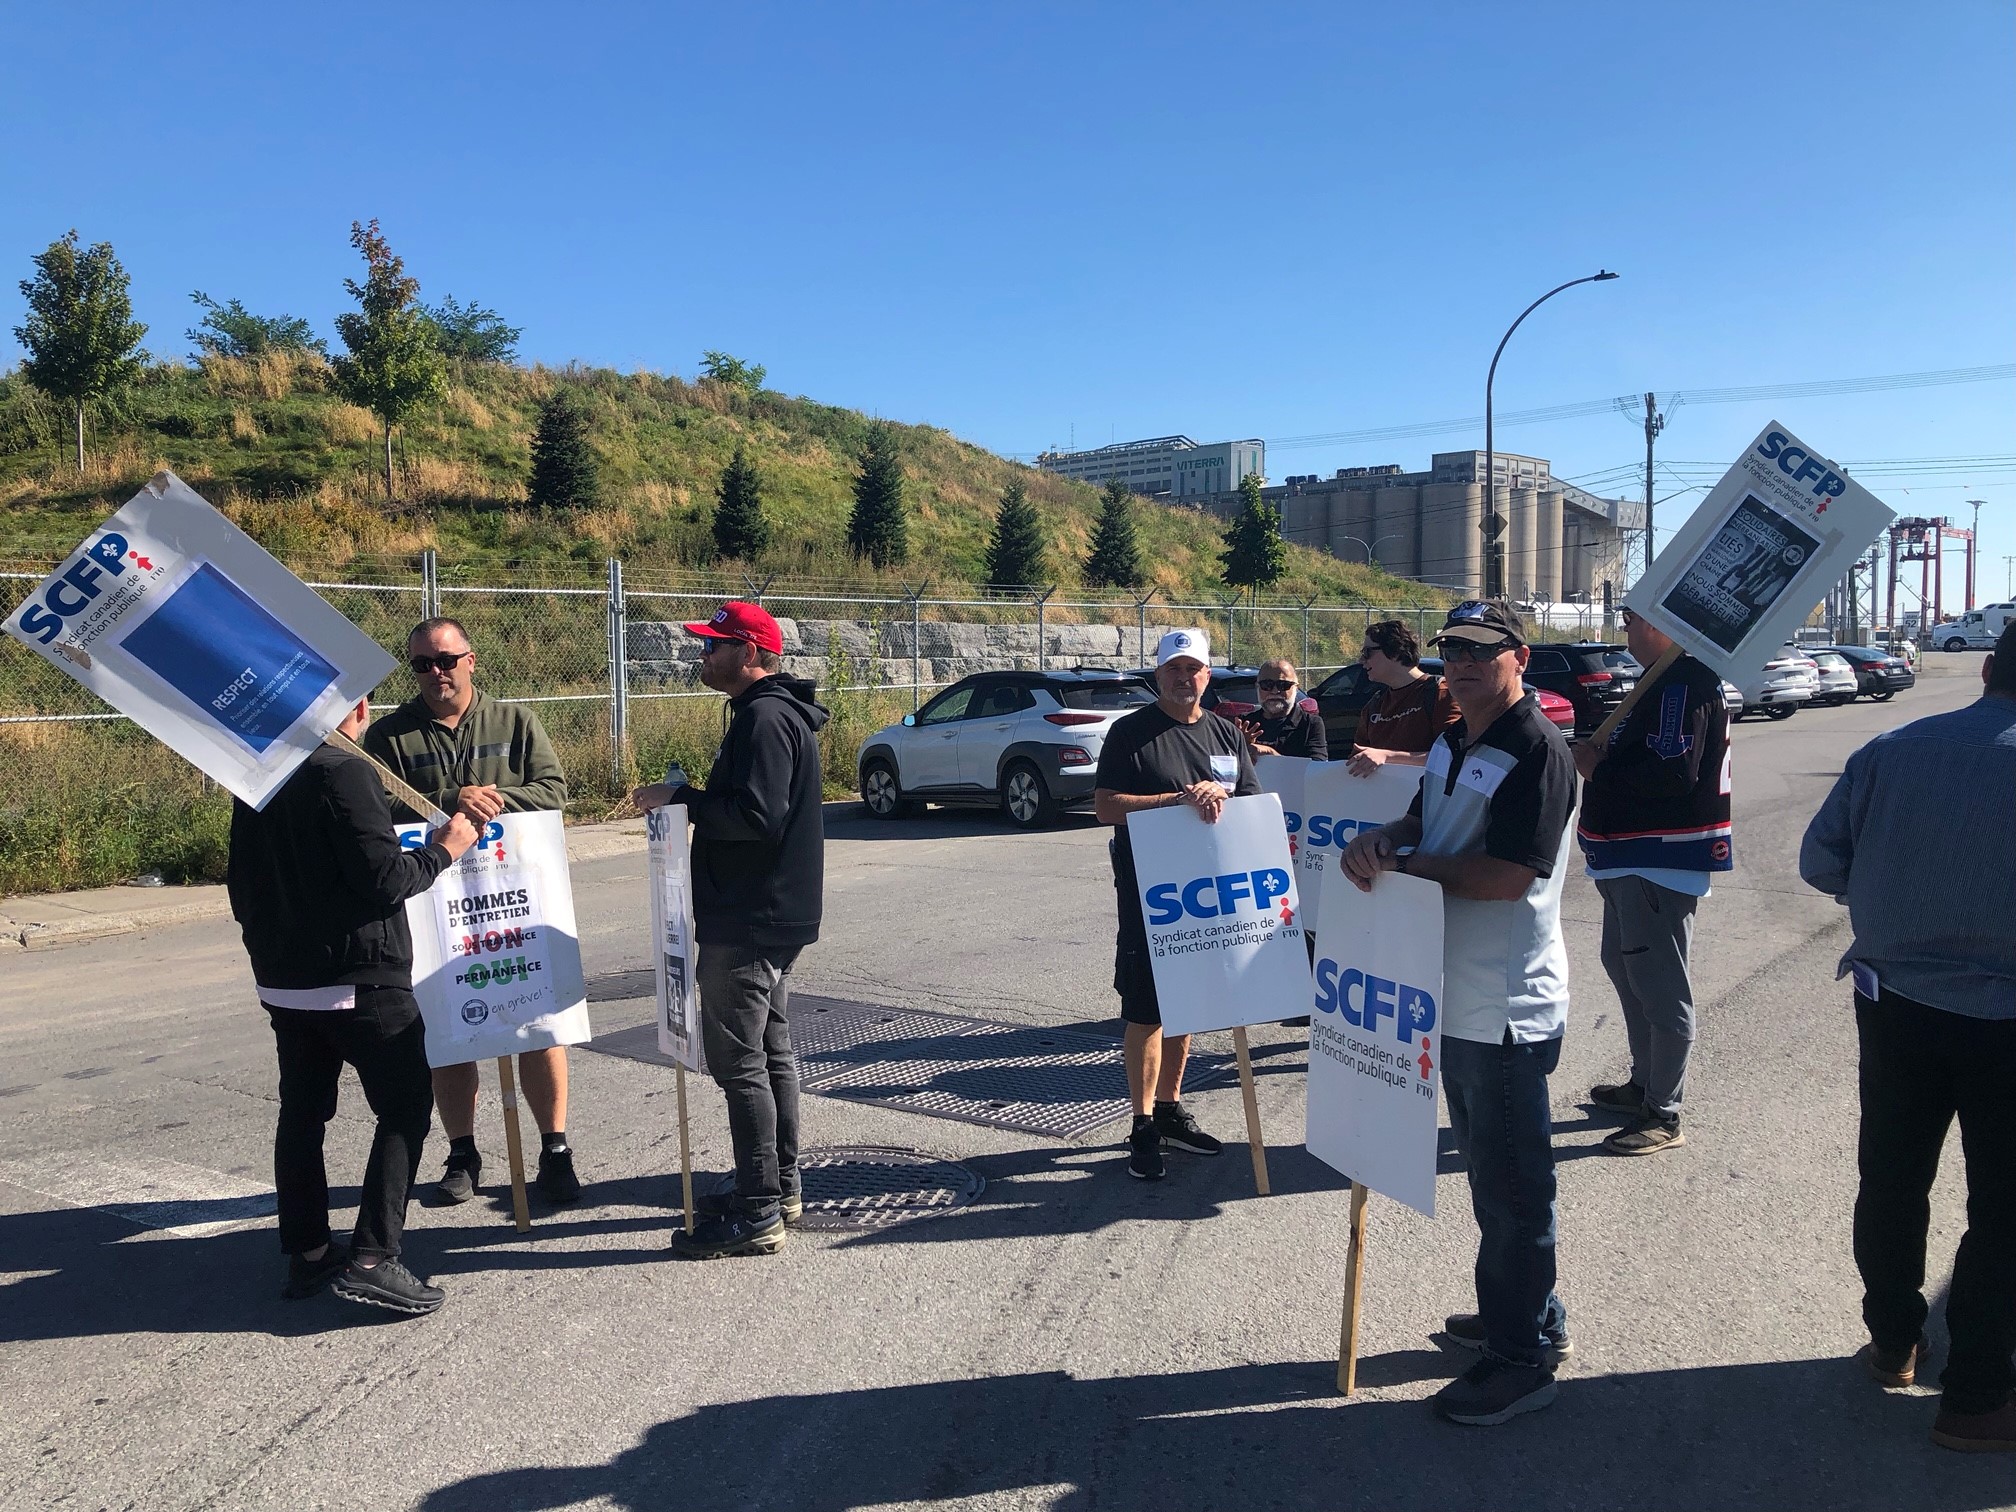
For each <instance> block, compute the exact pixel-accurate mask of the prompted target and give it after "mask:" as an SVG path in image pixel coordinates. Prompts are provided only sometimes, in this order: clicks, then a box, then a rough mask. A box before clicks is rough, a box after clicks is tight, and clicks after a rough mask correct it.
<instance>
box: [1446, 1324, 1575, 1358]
mask: <svg viewBox="0 0 2016 1512" xmlns="http://www.w3.org/2000/svg"><path fill="white" fill-rule="evenodd" d="M1442 1336H1443V1337H1444V1338H1446V1339H1447V1340H1448V1341H1449V1342H1450V1343H1451V1344H1454V1345H1455V1346H1456V1347H1457V1348H1458V1349H1482V1348H1483V1347H1484V1320H1483V1319H1482V1318H1480V1317H1478V1316H1477V1314H1476V1313H1451V1314H1450V1315H1449V1316H1448V1317H1447V1318H1444V1319H1443V1320H1442ZM1573 1353H1575V1341H1574V1340H1573V1339H1570V1338H1569V1337H1568V1335H1567V1334H1565V1333H1564V1334H1562V1335H1561V1336H1560V1337H1559V1338H1555V1339H1550V1340H1549V1341H1548V1347H1547V1363H1548V1364H1549V1365H1550V1366H1553V1365H1559V1364H1560V1363H1561V1362H1562V1361H1563V1360H1565V1359H1567V1358H1568V1356H1570V1355H1572V1354H1573Z"/></svg>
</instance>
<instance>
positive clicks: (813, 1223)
mask: <svg viewBox="0 0 2016 1512" xmlns="http://www.w3.org/2000/svg"><path fill="white" fill-rule="evenodd" d="M798 1175H799V1178H800V1179H801V1180H802V1181H803V1182H804V1186H805V1227H807V1228H808V1229H886V1228H893V1227H894V1226H895V1225H897V1224H899V1223H914V1222H916V1221H917V1220H918V1219H920V1218H936V1217H938V1216H939V1215H940V1214H943V1213H949V1212H951V1211H952V1210H953V1209H954V1208H962V1207H965V1206H966V1205H967V1204H968V1203H969V1202H971V1201H972V1200H973V1199H974V1198H976V1197H978V1196H979V1195H980V1193H981V1192H982V1191H983V1190H984V1189H985V1188H986V1185H987V1182H986V1180H985V1178H983V1177H982V1176H981V1175H980V1173H979V1172H977V1171H973V1170H969V1169H968V1168H967V1167H965V1166H963V1165H960V1164H959V1162H958V1161H956V1160H946V1159H944V1158H943V1157H941V1156H937V1155H928V1154H925V1153H924V1152H923V1151H921V1150H899V1149H893V1148H886V1147H883V1146H879V1145H842V1146H839V1147H835V1148H826V1149H816V1150H801V1151H799V1152H798Z"/></svg>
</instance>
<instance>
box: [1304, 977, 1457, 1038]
mask: <svg viewBox="0 0 2016 1512" xmlns="http://www.w3.org/2000/svg"><path fill="white" fill-rule="evenodd" d="M1354 994H1355V996H1356V999H1357V1001H1355V1002H1354V1001H1352V999H1353V996H1354ZM1316 1011H1317V1012H1318V1013H1338V1014H1342V1015H1343V1017H1344V1022H1345V1023H1347V1024H1351V1025H1354V1026H1355V1027H1357V1028H1360V1029H1363V1030H1365V1031H1366V1032H1367V1033H1370V1034H1376V1033H1377V1032H1378V1031H1379V1021H1380V1020H1381V1019H1382V1018H1384V1019H1391V1020H1392V1021H1393V1022H1392V1027H1393V1033H1394V1035H1395V1037H1396V1038H1398V1040H1399V1041H1400V1043H1401V1044H1403V1045H1411V1044H1413V1043H1414V1035H1415V1032H1416V1031H1417V1030H1418V1031H1419V1032H1420V1033H1421V1034H1422V1035H1423V1036H1425V1035H1426V1034H1427V1033H1428V1031H1429V1030H1430V1029H1433V1028H1434V1027H1435V996H1434V994H1433V993H1431V992H1429V991H1428V990H1427V989H1426V988H1425V987H1410V986H1409V985H1408V984H1407V983H1405V982H1394V981H1389V980H1388V979H1387V978H1385V977H1382V976H1373V975H1372V974H1371V973H1369V972H1364V971H1360V970H1359V969H1358V968H1357V967H1355V966H1345V967H1340V966H1339V965H1338V963H1337V962H1335V961H1333V960H1331V959H1329V958H1328V957H1327V956H1323V957H1319V958H1318V959H1317V961H1316Z"/></svg>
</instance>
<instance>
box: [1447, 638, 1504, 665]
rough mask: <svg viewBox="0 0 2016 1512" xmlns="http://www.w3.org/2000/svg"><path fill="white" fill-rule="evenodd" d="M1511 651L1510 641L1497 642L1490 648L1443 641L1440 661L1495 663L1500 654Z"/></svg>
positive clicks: (1471, 642) (1470, 643)
mask: <svg viewBox="0 0 2016 1512" xmlns="http://www.w3.org/2000/svg"><path fill="white" fill-rule="evenodd" d="M1511 649H1512V642H1511V641H1499V642H1498V643H1497V644H1496V645H1491V646H1480V645H1479V644H1478V643H1477V642H1476V641H1465V640H1452V641H1444V642H1442V660H1443V661H1445V662H1488V661H1496V660H1497V659H1498V655H1499V653H1500V652H1503V651H1510V650H1511Z"/></svg>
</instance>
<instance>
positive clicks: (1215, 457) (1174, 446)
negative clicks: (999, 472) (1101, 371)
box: [1036, 436, 1267, 502]
mask: <svg viewBox="0 0 2016 1512" xmlns="http://www.w3.org/2000/svg"><path fill="white" fill-rule="evenodd" d="M1036 465H1037V466H1038V467H1040V468H1042V469H1043V471H1045V472H1053V473H1056V474H1057V475H1058V476H1060V477H1065V478H1071V479H1073V480H1075V481H1077V482H1080V483H1093V484H1100V483H1106V482H1109V481H1111V480H1113V479H1115V478H1117V479H1119V480H1120V481H1121V482H1122V483H1125V484H1126V485H1127V487H1128V488H1129V489H1131V490H1132V491H1133V492H1135V493H1137V494H1140V495H1141V496H1142V497H1143V498H1149V499H1188V500H1191V501H1193V502H1195V501H1199V500H1202V499H1206V498H1209V497H1210V496H1212V495H1214V494H1224V493H1237V492H1238V491H1239V482H1240V480H1241V479H1242V478H1244V477H1245V476H1246V475H1247V474H1248V473H1258V474H1260V475H1261V476H1262V477H1263V478H1264V477H1265V476H1266V475H1267V446H1266V443H1265V442H1262V441H1253V440H1247V441H1218V442H1214V443H1212V444H1210V445H1205V444H1202V443H1200V442H1196V441H1192V440H1191V439H1190V438H1189V437H1188V436H1154V437H1151V438H1150V439H1148V440H1146V441H1122V442H1120V443H1119V444H1118V445H1117V446H1102V447H1099V448H1098V449H1097V450H1095V451H1073V452H1044V453H1043V454H1042V455H1040V456H1038V457H1037V459H1036Z"/></svg>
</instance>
